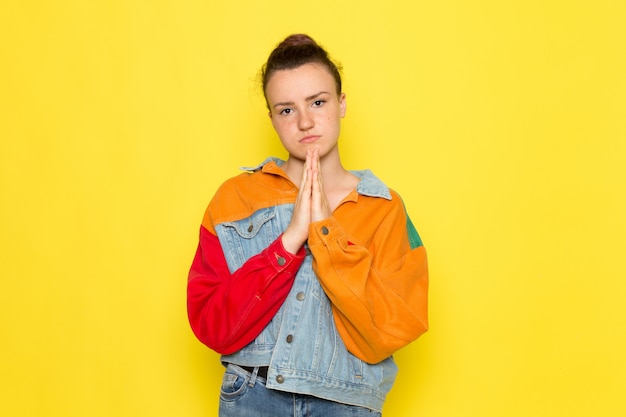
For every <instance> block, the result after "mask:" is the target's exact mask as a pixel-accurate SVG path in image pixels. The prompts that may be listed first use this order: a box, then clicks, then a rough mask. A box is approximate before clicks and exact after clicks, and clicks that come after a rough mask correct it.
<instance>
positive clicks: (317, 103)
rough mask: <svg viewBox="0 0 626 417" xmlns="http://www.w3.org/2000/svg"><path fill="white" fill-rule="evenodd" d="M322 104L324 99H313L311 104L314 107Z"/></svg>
mask: <svg viewBox="0 0 626 417" xmlns="http://www.w3.org/2000/svg"><path fill="white" fill-rule="evenodd" d="M322 104H324V100H315V101H314V102H313V106H315V107H319V106H321V105H322Z"/></svg>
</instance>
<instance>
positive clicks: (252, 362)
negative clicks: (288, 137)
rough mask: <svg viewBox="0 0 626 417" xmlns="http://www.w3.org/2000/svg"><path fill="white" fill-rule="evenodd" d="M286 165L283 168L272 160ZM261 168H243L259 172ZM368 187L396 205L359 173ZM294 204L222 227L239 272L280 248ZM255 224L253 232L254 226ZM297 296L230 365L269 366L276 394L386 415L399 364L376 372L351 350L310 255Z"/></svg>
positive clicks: (362, 186)
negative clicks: (251, 260) (275, 246)
mask: <svg viewBox="0 0 626 417" xmlns="http://www.w3.org/2000/svg"><path fill="white" fill-rule="evenodd" d="M271 159H272V160H274V161H276V162H277V163H278V164H279V165H280V164H282V161H280V160H277V159H275V158H271ZM267 162H268V161H265V162H264V163H263V164H261V165H260V166H259V167H254V168H243V169H246V170H256V169H259V168H260V167H261V166H262V165H264V164H265V163H267ZM352 173H353V174H354V175H356V176H358V177H359V178H361V181H360V183H359V185H358V186H357V192H358V193H359V194H363V195H367V196H370V197H380V198H385V199H391V194H390V192H389V189H388V188H387V187H386V186H385V185H384V184H383V183H382V182H381V181H380V180H379V179H378V178H376V177H375V176H374V175H373V174H372V173H371V172H370V171H368V170H365V171H352ZM292 212H293V204H284V205H278V206H274V207H269V208H265V209H261V210H258V211H256V212H255V213H254V214H253V215H252V216H250V217H249V218H245V219H241V220H238V221H234V222H227V223H223V224H219V225H217V227H216V232H217V235H218V237H219V240H220V242H221V244H222V248H223V250H224V254H225V256H226V260H227V263H228V266H229V269H230V270H231V272H234V271H235V270H237V269H239V268H240V267H241V266H242V265H243V264H244V263H245V262H246V260H247V259H249V258H250V257H252V256H254V255H256V254H258V253H260V252H261V251H262V250H263V249H265V248H266V247H267V246H269V244H270V243H272V242H273V241H275V240H276V239H277V238H278V237H279V236H280V234H281V233H282V232H283V231H284V230H285V229H286V228H287V225H288V224H289V222H290V220H291V215H292ZM250 225H252V226H253V227H250ZM306 254H307V255H306V258H305V260H304V262H303V264H302V266H301V267H300V269H299V271H298V273H297V275H296V278H295V282H294V284H293V287H292V288H291V292H290V293H289V295H288V296H287V299H286V300H285V302H284V304H283V305H282V307H281V308H280V310H279V311H278V313H277V314H276V315H275V316H274V318H273V320H272V321H271V322H270V324H269V325H268V326H267V327H266V328H265V329H264V330H263V331H262V333H261V334H260V335H259V336H258V337H257V338H256V340H255V341H254V342H252V343H251V344H249V345H248V346H246V347H245V348H243V349H241V350H240V351H238V352H236V353H234V354H232V355H225V356H222V361H223V362H225V363H226V362H227V363H234V364H237V365H241V366H249V367H255V366H269V371H268V378H267V383H266V386H267V387H268V388H270V389H276V390H280V391H287V392H293V393H301V394H309V395H313V396H316V397H321V398H325V399H328V400H332V401H337V402H340V403H344V404H351V405H357V406H362V407H367V408H370V409H372V410H375V411H378V412H382V406H383V403H384V400H385V397H386V395H387V393H388V392H389V390H390V389H391V387H392V385H393V382H394V379H395V377H396V374H397V367H396V365H395V363H394V360H393V358H392V357H389V358H387V359H385V360H384V361H382V362H380V363H378V364H375V365H371V364H367V363H365V362H363V361H361V360H360V359H358V358H356V357H355V356H353V355H352V354H351V353H349V352H348V351H347V350H346V347H345V345H344V343H343V342H342V339H341V337H340V336H339V334H338V332H337V329H336V327H335V323H334V321H333V313H332V310H331V304H330V301H329V299H328V297H327V296H326V294H325V293H324V291H323V290H322V287H321V286H320V284H319V282H318V279H317V278H316V276H315V274H314V272H313V268H312V260H313V257H312V256H311V253H310V251H309V250H308V248H306Z"/></svg>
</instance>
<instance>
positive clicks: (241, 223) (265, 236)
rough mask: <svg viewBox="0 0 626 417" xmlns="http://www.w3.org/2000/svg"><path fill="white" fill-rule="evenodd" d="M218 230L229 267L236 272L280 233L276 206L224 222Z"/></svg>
mask: <svg viewBox="0 0 626 417" xmlns="http://www.w3.org/2000/svg"><path fill="white" fill-rule="evenodd" d="M216 232H217V236H218V237H219V239H220V243H221V245H222V249H223V250H224V255H225V256H226V261H227V263H228V267H229V269H230V270H231V272H234V271H236V270H237V269H239V268H241V266H242V265H243V264H244V263H245V262H246V261H247V260H248V259H250V258H251V257H253V256H255V255H258V254H259V253H261V252H262V251H263V250H264V249H265V248H267V247H268V246H269V245H270V243H272V242H273V241H274V240H276V238H277V237H278V236H279V235H280V231H278V227H277V225H276V208H275V207H268V208H264V209H260V210H257V211H256V212H254V213H253V214H252V215H251V216H249V217H246V218H244V219H241V220H236V221H232V222H225V223H222V224H220V225H218V226H217V227H216Z"/></svg>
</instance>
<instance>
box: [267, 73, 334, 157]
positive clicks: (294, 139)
mask: <svg viewBox="0 0 626 417" xmlns="http://www.w3.org/2000/svg"><path fill="white" fill-rule="evenodd" d="M265 96H266V98H267V102H268V105H269V108H270V112H269V116H270V118H271V120H272V125H273V126H274V129H275V130H276V133H278V136H279V137H280V140H281V142H282V144H283V146H284V147H285V149H286V150H287V152H289V155H290V156H291V157H295V158H297V159H300V160H304V159H305V158H306V151H307V149H309V148H313V147H317V148H319V155H320V157H321V158H323V157H324V156H325V155H327V154H328V153H330V152H336V151H337V139H338V138H339V130H340V124H341V118H342V117H344V116H345V113H346V97H345V94H343V93H341V94H340V95H339V96H338V95H337V87H336V84H335V79H334V78H333V76H332V75H331V74H330V73H329V72H328V70H327V69H326V67H325V66H323V65H321V64H314V63H311V64H305V65H302V66H300V67H297V68H294V69H289V70H282V71H277V72H275V73H274V74H273V75H272V76H271V78H270V79H269V81H268V83H267V85H266V87H265Z"/></svg>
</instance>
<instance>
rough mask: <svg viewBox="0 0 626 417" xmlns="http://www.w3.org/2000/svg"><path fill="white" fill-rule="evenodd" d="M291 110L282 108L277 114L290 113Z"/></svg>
mask: <svg viewBox="0 0 626 417" xmlns="http://www.w3.org/2000/svg"><path fill="white" fill-rule="evenodd" d="M292 111H293V110H291V109H282V110H281V111H280V113H279V114H290V113H291V112H292Z"/></svg>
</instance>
